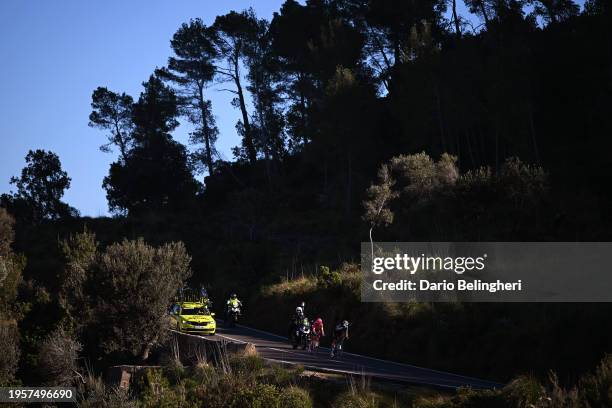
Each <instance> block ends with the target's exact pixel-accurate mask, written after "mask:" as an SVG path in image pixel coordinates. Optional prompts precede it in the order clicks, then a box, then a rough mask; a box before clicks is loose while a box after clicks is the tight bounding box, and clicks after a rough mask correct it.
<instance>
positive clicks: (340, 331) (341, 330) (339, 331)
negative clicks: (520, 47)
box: [331, 320, 349, 358]
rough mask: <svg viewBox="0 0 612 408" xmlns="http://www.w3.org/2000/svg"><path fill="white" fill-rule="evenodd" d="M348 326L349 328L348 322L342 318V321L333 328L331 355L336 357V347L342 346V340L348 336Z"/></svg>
mask: <svg viewBox="0 0 612 408" xmlns="http://www.w3.org/2000/svg"><path fill="white" fill-rule="evenodd" d="M348 328H349V322H348V321H346V320H343V321H342V323H340V324H338V325H336V327H335V328H334V338H333V340H332V345H331V356H332V358H333V357H336V355H337V350H336V349H337V347H338V346H339V348H340V349H341V348H342V345H343V344H344V340H346V339H348V338H349V333H348Z"/></svg>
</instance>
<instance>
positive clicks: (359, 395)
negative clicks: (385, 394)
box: [332, 391, 378, 408]
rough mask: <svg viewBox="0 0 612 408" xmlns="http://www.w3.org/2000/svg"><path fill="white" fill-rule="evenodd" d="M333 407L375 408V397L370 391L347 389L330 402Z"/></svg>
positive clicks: (376, 405)
mask: <svg viewBox="0 0 612 408" xmlns="http://www.w3.org/2000/svg"><path fill="white" fill-rule="evenodd" d="M332 407H333V408H376V407H378V404H377V402H376V397H375V396H374V395H373V394H372V393H370V392H366V391H364V392H354V391H349V392H345V393H342V394H340V395H338V397H336V399H335V400H334V402H333V403H332Z"/></svg>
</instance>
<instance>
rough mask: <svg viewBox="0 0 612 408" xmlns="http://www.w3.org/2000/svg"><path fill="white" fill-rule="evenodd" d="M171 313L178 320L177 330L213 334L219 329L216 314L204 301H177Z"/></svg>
mask: <svg viewBox="0 0 612 408" xmlns="http://www.w3.org/2000/svg"><path fill="white" fill-rule="evenodd" d="M170 314H171V315H172V317H174V319H175V320H176V330H177V331H180V332H182V333H194V334H208V335H211V336H212V335H213V334H215V332H216V331H217V322H216V321H215V319H214V316H215V314H214V313H211V312H210V311H209V310H208V307H207V306H206V304H204V303H202V302H178V303H175V304H174V305H173V306H172V308H171V310H170Z"/></svg>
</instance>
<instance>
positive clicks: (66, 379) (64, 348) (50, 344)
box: [38, 327, 82, 386]
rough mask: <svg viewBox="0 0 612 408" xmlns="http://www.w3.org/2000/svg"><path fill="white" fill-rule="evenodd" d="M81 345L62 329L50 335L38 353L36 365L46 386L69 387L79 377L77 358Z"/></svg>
mask: <svg viewBox="0 0 612 408" xmlns="http://www.w3.org/2000/svg"><path fill="white" fill-rule="evenodd" d="M81 348H82V346H81V344H80V343H79V342H78V341H76V340H75V339H74V338H73V337H72V336H71V335H70V334H69V333H67V332H66V331H65V330H64V328H62V327H59V328H57V329H56V330H55V331H53V332H52V333H50V334H49V335H48V336H47V337H46V338H45V340H44V341H43V343H42V345H41V346H40V351H39V353H38V355H39V357H38V365H39V368H40V370H41V372H42V375H43V377H44V379H45V383H46V384H47V385H53V386H69V385H71V384H72V383H73V380H74V379H75V378H78V377H79V376H80V374H79V365H78V358H79V352H80V351H81Z"/></svg>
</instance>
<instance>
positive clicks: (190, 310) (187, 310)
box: [181, 307, 209, 316]
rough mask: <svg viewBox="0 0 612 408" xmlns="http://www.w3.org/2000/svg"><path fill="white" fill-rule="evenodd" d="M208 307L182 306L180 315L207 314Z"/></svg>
mask: <svg viewBox="0 0 612 408" xmlns="http://www.w3.org/2000/svg"><path fill="white" fill-rule="evenodd" d="M207 314H209V313H208V309H206V308H205V307H184V308H183V309H182V310H181V315H183V316H190V315H207Z"/></svg>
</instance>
